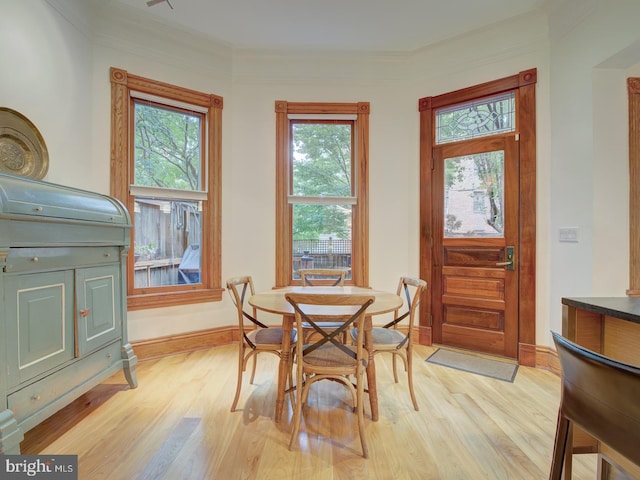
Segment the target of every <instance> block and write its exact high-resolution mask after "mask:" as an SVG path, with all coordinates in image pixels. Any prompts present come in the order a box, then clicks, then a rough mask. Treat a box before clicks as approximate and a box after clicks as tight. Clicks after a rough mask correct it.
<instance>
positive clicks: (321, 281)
mask: <svg viewBox="0 0 640 480" xmlns="http://www.w3.org/2000/svg"><path fill="white" fill-rule="evenodd" d="M298 275H300V280H301V281H302V285H303V286H314V285H315V286H319V285H327V286H332V287H343V286H344V281H345V279H346V278H347V270H346V269H343V268H300V269H299V270H298Z"/></svg>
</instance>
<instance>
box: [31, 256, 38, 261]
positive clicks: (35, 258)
mask: <svg viewBox="0 0 640 480" xmlns="http://www.w3.org/2000/svg"><path fill="white" fill-rule="evenodd" d="M31 261H32V262H39V261H40V259H39V258H38V257H33V258H32V259H31Z"/></svg>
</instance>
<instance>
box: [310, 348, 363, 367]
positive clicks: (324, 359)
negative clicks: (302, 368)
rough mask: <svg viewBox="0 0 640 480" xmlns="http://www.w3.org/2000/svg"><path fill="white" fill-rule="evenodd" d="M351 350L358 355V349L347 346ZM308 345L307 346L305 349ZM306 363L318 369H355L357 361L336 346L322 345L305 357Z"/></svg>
mask: <svg viewBox="0 0 640 480" xmlns="http://www.w3.org/2000/svg"><path fill="white" fill-rule="evenodd" d="M345 346H346V347H347V348H348V349H349V350H351V351H352V352H354V353H356V347H355V346H353V345H345ZM306 347H307V345H305V348H306ZM304 359H305V362H306V363H308V364H310V365H313V366H316V367H354V368H355V366H356V359H355V358H352V357H351V356H349V355H347V354H346V353H345V352H343V351H342V350H340V349H339V348H338V347H336V346H334V345H322V346H321V347H318V348H317V349H315V350H314V351H313V352H311V353H308V354H306V355H305V357H304Z"/></svg>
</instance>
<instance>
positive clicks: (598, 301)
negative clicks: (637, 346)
mask: <svg viewBox="0 0 640 480" xmlns="http://www.w3.org/2000/svg"><path fill="white" fill-rule="evenodd" d="M562 304H563V305H567V306H570V307H575V308H579V309H580V310H586V311H588V312H594V313H599V314H601V315H608V316H610V317H615V318H620V319H622V320H628V321H629V322H635V323H640V297H580V298H563V299H562Z"/></svg>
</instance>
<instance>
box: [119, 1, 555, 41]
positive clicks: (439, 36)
mask: <svg viewBox="0 0 640 480" xmlns="http://www.w3.org/2000/svg"><path fill="white" fill-rule="evenodd" d="M112 1H113V2H115V3H120V4H125V5H128V6H130V7H133V8H137V9H140V10H142V11H144V12H146V13H148V14H149V15H153V16H156V17H157V18H156V19H159V20H161V21H162V22H163V23H166V22H168V23H169V24H175V25H177V26H180V27H181V28H185V27H186V28H188V29H192V30H195V31H197V32H199V33H201V34H205V35H206V36H208V37H210V38H212V39H213V40H216V41H219V42H222V43H224V44H227V45H229V46H230V47H232V48H236V49H252V50H285V51H328V52H397V53H404V52H413V51H415V50H418V49H420V48H422V47H426V46H428V45H431V44H434V43H437V42H440V41H442V40H445V39H447V38H451V37H454V36H457V35H460V34H463V33H466V32H469V31H471V30H475V29H479V28H482V27H486V26H488V25H491V24H494V23H496V22H500V21H502V20H506V19H508V18H510V17H514V16H517V15H521V14H524V13H528V12H531V11H533V10H535V9H537V8H540V7H542V6H543V5H544V4H545V3H546V0H322V1H319V0H169V3H168V2H167V1H166V0H161V1H160V3H157V4H155V5H153V6H147V1H146V0H112ZM170 5H171V6H173V8H171V6H170Z"/></svg>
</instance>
